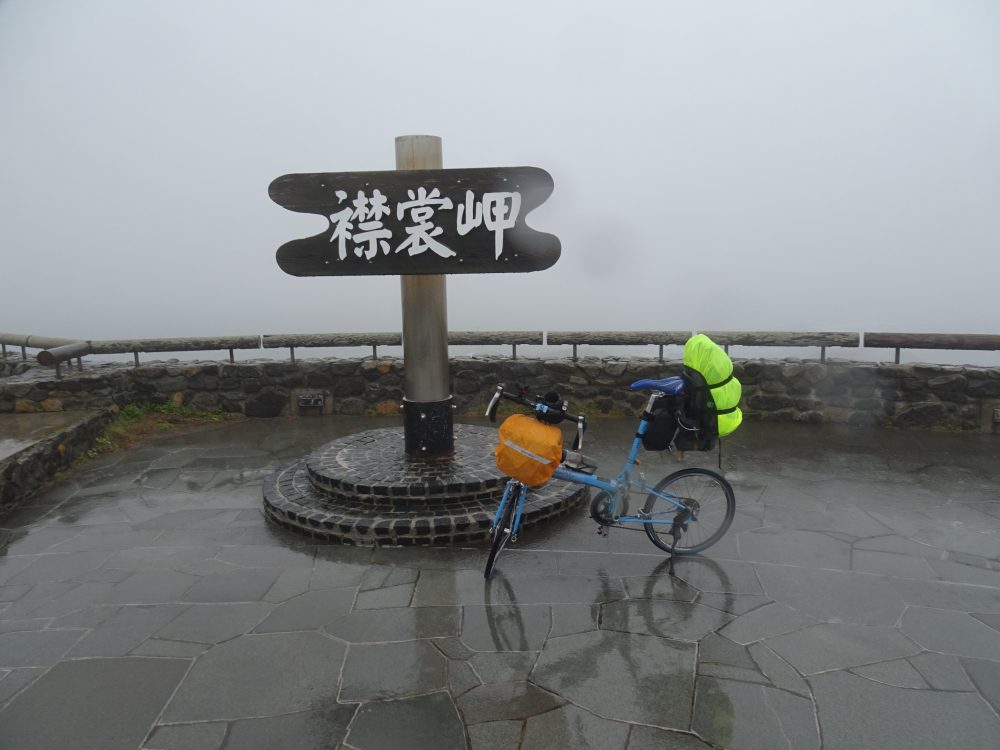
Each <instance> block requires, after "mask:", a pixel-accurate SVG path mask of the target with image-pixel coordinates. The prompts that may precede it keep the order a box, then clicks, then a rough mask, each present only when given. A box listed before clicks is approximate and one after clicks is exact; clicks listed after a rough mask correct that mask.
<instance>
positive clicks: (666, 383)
mask: <svg viewBox="0 0 1000 750" xmlns="http://www.w3.org/2000/svg"><path fill="white" fill-rule="evenodd" d="M684 387H685V384H684V381H683V379H682V378H681V377H679V376H678V377H669V378H664V379H662V380H639V381H636V382H635V383H633V384H632V386H631V388H632V390H634V391H637V390H645V391H649V392H650V396H649V400H648V401H647V402H646V406H645V408H644V410H643V412H642V415H641V416H640V418H639V427H638V429H637V430H636V435H635V438H634V440H633V441H632V447H631V449H630V450H629V453H628V456H627V458H626V459H625V465H624V467H623V468H622V471H621V473H620V474H619V475H618V476H617V478H615V479H604V478H601V477H598V476H595V475H594V474H593V471H594V470H595V469H596V468H597V465H596V464H595V463H593V462H592V461H591V460H589V459H588V458H587V457H586V456H584V455H583V454H582V453H581V452H579V451H580V448H582V444H583V435H584V432H585V429H586V417H585V416H584V415H583V414H577V415H572V414H569V413H567V411H566V409H567V408H568V404H567V403H566V402H565V401H562V402H560V401H559V399H558V396H555V394H549V395H548V396H547V397H541V396H536V397H535V398H534V399H529V398H526V397H525V396H524V395H522V394H520V393H518V394H515V393H510V392H508V391H506V390H504V386H503V385H498V386H497V390H496V393H494V395H493V398H492V400H491V401H490V404H489V407H487V409H486V416H488V417H489V418H490V420H491V421H493V422H495V421H496V413H497V406H498V404H499V403H500V400H501V399H506V400H508V401H513V402H514V403H517V404H520V405H521V406H524V407H527V408H529V409H531V410H532V411H533V414H534V416H535V417H536V418H537V419H539V420H541V421H544V422H546V423H548V424H558V423H559V422H562V421H572V422H575V423H576V427H577V432H576V438H575V440H574V442H573V448H572V450H565V449H564V450H563V456H562V459H563V460H562V463H561V464H560V465H559V466H558V467H557V468H556V469H555V471H554V473H553V474H552V476H553V477H554V478H556V479H563V480H565V481H567V482H574V483H576V484H585V485H587V486H589V487H593V488H595V489H597V490H598V492H597V494H596V495H594V497H593V498H592V500H591V503H590V516H591V518H593V519H594V520H595V521H596V522H597V523H598V533H599V534H604V535H606V534H607V533H608V529H609V528H610V527H612V526H624V527H631V528H638V526H636V524H638V525H639V526H641V527H642V528H643V529H644V530H645V532H646V535H647V536H648V537H649V539H650V541H651V542H652V543H653V544H655V545H656V546H657V547H659V548H660V549H662V550H664V551H665V552H669V553H671V554H673V555H692V554H695V553H698V552H701V551H703V550H706V549H708V548H709V547H711V546H712V545H713V544H715V543H716V542H717V541H719V539H721V538H722V536H723V534H725V533H726V530H727V529H728V528H729V525H730V524H731V523H732V521H733V516H734V515H735V513H736V498H735V496H734V494H733V488H732V486H731V485H730V484H729V482H727V481H726V480H725V479H724V478H723V477H721V476H720V475H719V474H717V473H715V472H714V471H709V470H708V469H702V468H687V469H681V470H680V471H676V472H674V473H673V474H670V475H668V476H666V477H664V478H663V479H661V480H660V481H659V482H657V483H656V484H655V485H649V484H647V483H646V481H645V478H644V477H643V476H642V475H641V474H639V475H638V476H637V477H633V475H632V472H633V468H634V467H635V465H636V463H637V459H638V456H639V449H640V448H641V447H642V444H643V440H642V439H643V436H644V435H645V434H646V432H647V430H648V429H649V427H650V424H651V423H652V421H653V419H654V412H655V411H656V409H655V407H656V406H657V403H656V402H657V400H658V399H660V398H662V397H665V396H667V397H669V396H683V394H684ZM676 400H677V399H675V401H676ZM677 416H678V423H679V425H680V426H679V428H678V429H685V421H684V417H683V415H681V414H678V415H677ZM528 491H529V487H528V486H527V485H526V484H525V483H523V482H520V481H518V480H517V479H514V478H511V479H510V480H509V481H508V482H507V485H506V487H505V489H504V493H503V497H502V498H501V500H500V507H499V508H497V511H496V514H495V515H494V517H493V524H492V526H491V527H490V543H491V544H490V552H489V556H488V557H487V560H486V570H485V573H484V575H485V577H486V578H487V579H488V578H490V576H492V575H493V569H494V567H495V566H496V561H497V557H498V556H499V554H500V552H501V551H502V550H503V549H504V547H505V546H506V545H507V542H508V541H510V540H512V539H513V540H515V541H516V538H517V532H518V529H519V528H520V525H521V514H522V512H523V511H524V503H525V500H526V498H527V496H528ZM633 494H636V495H638V496H640V497H642V496H645V501H644V502H643V505H642V507H641V508H640V509H639V510H638V511H637V512H636V514H635V515H629V498H630V496H631V495H633Z"/></svg>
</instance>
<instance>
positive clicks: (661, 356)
mask: <svg viewBox="0 0 1000 750" xmlns="http://www.w3.org/2000/svg"><path fill="white" fill-rule="evenodd" d="M660 364H661V365H662V364H663V344H660Z"/></svg>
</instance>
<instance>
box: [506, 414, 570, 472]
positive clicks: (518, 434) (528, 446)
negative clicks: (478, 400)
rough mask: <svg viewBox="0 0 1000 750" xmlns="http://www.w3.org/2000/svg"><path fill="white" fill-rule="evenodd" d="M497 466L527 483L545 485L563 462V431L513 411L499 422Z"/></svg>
mask: <svg viewBox="0 0 1000 750" xmlns="http://www.w3.org/2000/svg"><path fill="white" fill-rule="evenodd" d="M495 453H496V459H497V468H498V469H500V471H502V472H503V473H504V474H506V475H507V476H509V477H514V479H518V480H520V481H522V482H524V483H525V484H527V485H536V484H544V483H545V482H547V481H549V479H551V478H552V474H553V472H555V470H556V467H557V466H559V464H560V462H561V461H562V433H561V432H560V431H559V428H558V427H555V426H553V425H550V424H542V423H541V422H539V421H538V420H537V419H535V418H534V417H529V416H527V415H526V414H513V415H511V416H509V417H507V419H505V420H504V423H503V424H502V425H500V442H499V443H498V444H497V447H496V451H495Z"/></svg>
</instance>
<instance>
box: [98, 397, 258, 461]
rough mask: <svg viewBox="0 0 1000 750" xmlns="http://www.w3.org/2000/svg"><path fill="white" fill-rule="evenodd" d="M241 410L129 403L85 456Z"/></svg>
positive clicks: (114, 450)
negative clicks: (204, 409)
mask: <svg viewBox="0 0 1000 750" xmlns="http://www.w3.org/2000/svg"><path fill="white" fill-rule="evenodd" d="M242 418H243V417H242V415H240V414H231V413H229V412H224V411H202V410H200V409H191V408H189V407H186V406H177V405H176V404H173V403H167V404H129V405H128V406H125V407H123V408H122V410H121V411H120V412H119V413H118V416H117V417H115V418H114V420H112V422H111V424H109V425H108V426H107V429H105V430H104V434H103V435H101V436H100V437H98V438H97V440H95V441H94V445H93V447H92V448H91V449H90V450H88V451H87V453H86V456H87V458H97V457H98V456H103V455H105V454H108V453H118V452H119V451H123V450H127V449H128V448H132V447H133V446H135V445H138V444H139V443H141V442H142V441H143V440H145V439H146V438H148V437H150V436H151V435H158V434H162V433H164V432H167V431H174V430H182V429H186V428H190V427H197V426H200V425H206V424H214V423H218V422H227V421H230V420H234V419H242Z"/></svg>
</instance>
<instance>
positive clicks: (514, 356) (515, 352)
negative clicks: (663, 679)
mask: <svg viewBox="0 0 1000 750" xmlns="http://www.w3.org/2000/svg"><path fill="white" fill-rule="evenodd" d="M511 347H512V348H513V352H512V355H511V358H512V359H517V344H511Z"/></svg>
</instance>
